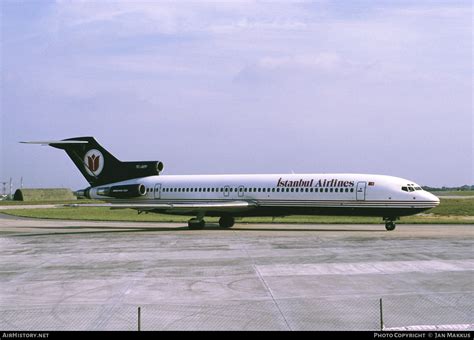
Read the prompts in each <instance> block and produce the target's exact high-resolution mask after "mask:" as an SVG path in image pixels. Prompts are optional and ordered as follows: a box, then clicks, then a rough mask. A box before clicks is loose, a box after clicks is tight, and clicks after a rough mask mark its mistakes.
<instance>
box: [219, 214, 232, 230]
mask: <svg viewBox="0 0 474 340" xmlns="http://www.w3.org/2000/svg"><path fill="white" fill-rule="evenodd" d="M234 223H235V219H234V218H233V217H232V216H222V217H221V218H220V219H219V226H220V227H221V228H225V229H227V228H232V227H233V225H234Z"/></svg>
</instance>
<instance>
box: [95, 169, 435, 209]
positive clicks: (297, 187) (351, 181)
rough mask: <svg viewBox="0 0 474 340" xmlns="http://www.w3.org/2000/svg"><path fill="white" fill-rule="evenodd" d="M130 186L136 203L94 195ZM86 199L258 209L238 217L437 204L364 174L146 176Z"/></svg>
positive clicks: (406, 186) (416, 189)
mask: <svg viewBox="0 0 474 340" xmlns="http://www.w3.org/2000/svg"><path fill="white" fill-rule="evenodd" d="M129 184H143V185H144V186H145V187H146V193H145V194H144V195H142V196H140V197H136V198H110V197H104V195H99V194H98V190H99V192H100V189H101V188H103V187H107V186H112V185H129ZM89 194H90V197H91V198H97V199H102V200H105V201H109V202H114V203H117V202H124V203H137V202H138V203H144V202H147V203H169V204H173V203H175V204H178V203H190V204H192V203H200V202H226V201H228V202H231V201H247V202H252V203H254V204H255V205H256V206H257V207H258V208H257V209H253V210H251V211H248V212H245V211H243V212H242V213H239V214H237V215H242V216H245V215H252V216H258V215H261V216H279V215H289V214H324V215H326V214H330V215H339V214H340V215H364V216H382V217H384V216H404V215H411V214H415V213H418V212H421V211H424V210H427V209H430V208H433V207H435V206H437V205H438V204H439V199H438V198H437V197H436V196H434V195H432V194H431V193H429V192H427V191H424V190H422V189H421V187H420V186H418V185H417V184H415V183H414V182H412V181H409V180H406V179H402V178H398V177H392V176H383V175H365V174H281V175H278V174H271V175H174V176H149V177H143V178H138V179H133V180H127V181H123V182H119V183H113V184H108V185H106V186H99V187H95V188H91V190H90V193H89ZM169 213H173V212H172V211H170V212H169ZM191 213H192V212H191ZM206 214H207V215H219V214H221V211H219V212H213V211H212V209H209V211H207V212H206Z"/></svg>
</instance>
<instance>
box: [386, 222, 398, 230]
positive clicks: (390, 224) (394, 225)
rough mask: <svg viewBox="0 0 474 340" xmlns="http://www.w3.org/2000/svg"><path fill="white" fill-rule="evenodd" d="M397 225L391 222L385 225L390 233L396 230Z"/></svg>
mask: <svg viewBox="0 0 474 340" xmlns="http://www.w3.org/2000/svg"><path fill="white" fill-rule="evenodd" d="M396 226H397V225H396V224H395V222H393V221H390V222H386V223H385V229H387V230H388V231H391V230H395V227H396Z"/></svg>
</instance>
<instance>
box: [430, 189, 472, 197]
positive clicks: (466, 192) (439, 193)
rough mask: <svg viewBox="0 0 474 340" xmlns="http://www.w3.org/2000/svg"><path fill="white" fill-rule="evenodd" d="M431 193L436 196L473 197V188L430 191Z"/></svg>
mask: <svg viewBox="0 0 474 340" xmlns="http://www.w3.org/2000/svg"><path fill="white" fill-rule="evenodd" d="M431 193H432V194H433V195H436V196H440V197H443V196H473V197H474V190H462V191H461V190H456V191H432V192H431Z"/></svg>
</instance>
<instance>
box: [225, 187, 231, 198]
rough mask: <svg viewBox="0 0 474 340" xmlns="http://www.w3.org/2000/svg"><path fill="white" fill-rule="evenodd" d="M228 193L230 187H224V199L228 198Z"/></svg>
mask: <svg viewBox="0 0 474 340" xmlns="http://www.w3.org/2000/svg"><path fill="white" fill-rule="evenodd" d="M229 191H230V187H229V186H228V185H226V186H225V187H224V197H229Z"/></svg>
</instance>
